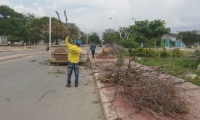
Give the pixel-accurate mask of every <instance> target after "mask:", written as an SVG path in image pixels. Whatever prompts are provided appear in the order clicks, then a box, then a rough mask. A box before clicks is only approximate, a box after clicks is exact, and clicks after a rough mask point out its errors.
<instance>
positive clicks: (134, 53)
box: [130, 48, 157, 57]
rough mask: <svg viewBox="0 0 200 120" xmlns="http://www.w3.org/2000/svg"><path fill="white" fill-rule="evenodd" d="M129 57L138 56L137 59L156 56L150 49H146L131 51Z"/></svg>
mask: <svg viewBox="0 0 200 120" xmlns="http://www.w3.org/2000/svg"><path fill="white" fill-rule="evenodd" d="M130 55H131V56H138V57H145V55H146V57H155V56H157V54H156V52H155V51H153V50H151V49H147V48H138V49H135V50H131V51H130Z"/></svg>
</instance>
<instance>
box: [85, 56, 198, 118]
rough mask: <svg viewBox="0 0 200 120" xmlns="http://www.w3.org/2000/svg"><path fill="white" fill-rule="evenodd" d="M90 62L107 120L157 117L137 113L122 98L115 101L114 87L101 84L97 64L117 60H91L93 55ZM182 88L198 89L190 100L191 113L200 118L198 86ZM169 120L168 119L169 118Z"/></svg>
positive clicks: (189, 84)
mask: <svg viewBox="0 0 200 120" xmlns="http://www.w3.org/2000/svg"><path fill="white" fill-rule="evenodd" d="M89 57H90V61H91V62H92V63H93V65H94V66H93V67H92V68H93V72H94V78H95V80H96V85H97V87H98V89H99V96H100V98H101V104H102V107H103V110H104V115H105V118H106V120H115V119H116V118H122V119H123V120H124V119H125V120H154V119H155V117H154V116H153V115H152V114H150V113H149V112H147V111H144V110H141V111H140V112H139V113H136V112H135V109H134V108H131V107H130V106H128V105H127V104H126V103H125V102H124V100H123V99H122V98H121V97H120V96H116V98H115V99H113V98H114V97H113V96H112V95H113V94H114V93H113V92H114V89H115V88H114V87H109V88H105V86H106V85H108V84H106V83H100V81H98V80H97V79H98V77H99V71H98V68H96V67H95V63H98V62H104V61H105V62H107V61H108V62H115V61H116V60H117V58H115V59H108V60H105V59H97V58H91V55H89ZM142 69H149V68H148V67H145V66H144V67H142ZM173 79H175V80H177V81H180V80H181V79H179V78H173ZM181 87H182V88H189V89H197V90H194V91H192V92H190V93H188V94H189V95H190V96H191V98H192V99H190V102H191V103H193V104H194V105H192V106H191V107H190V112H191V113H192V114H194V115H195V116H197V117H200V89H199V87H198V86H195V85H193V84H191V83H189V82H187V83H185V84H182V85H181ZM111 100H113V103H112V104H111V102H110V101H111ZM183 117H184V118H187V119H189V120H199V119H198V118H194V117H192V116H191V115H188V114H187V115H183ZM167 119H168V118H167Z"/></svg>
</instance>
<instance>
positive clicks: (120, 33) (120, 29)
mask: <svg viewBox="0 0 200 120" xmlns="http://www.w3.org/2000/svg"><path fill="white" fill-rule="evenodd" d="M108 19H112V20H113V21H114V22H115V24H116V25H117V27H118V28H119V35H120V40H121V39H122V40H123V37H122V31H124V33H125V37H126V38H127V39H128V36H129V33H130V32H131V31H132V30H131V31H130V32H129V33H127V32H126V31H125V30H124V27H125V26H126V24H127V23H128V22H129V21H131V20H136V19H134V18H131V19H130V20H128V21H127V22H126V23H125V24H124V26H123V27H119V26H118V24H117V22H116V21H115V19H114V18H112V17H111V18H108Z"/></svg>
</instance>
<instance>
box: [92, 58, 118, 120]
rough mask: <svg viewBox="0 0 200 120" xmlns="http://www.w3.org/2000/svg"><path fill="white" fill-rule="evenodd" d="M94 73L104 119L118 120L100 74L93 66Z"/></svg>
mask: <svg viewBox="0 0 200 120" xmlns="http://www.w3.org/2000/svg"><path fill="white" fill-rule="evenodd" d="M89 58H90V62H92V63H93V64H94V62H93V61H92V60H91V57H89ZM92 71H93V73H94V74H93V79H94V80H95V83H96V86H97V88H98V94H99V97H100V102H101V105H102V108H103V113H104V117H105V119H106V120H116V118H117V113H116V111H115V110H113V109H111V108H110V106H111V103H110V99H109V97H107V96H106V93H107V91H106V88H103V87H104V85H103V84H102V83H100V81H98V80H97V79H98V76H99V73H97V71H96V69H95V66H92Z"/></svg>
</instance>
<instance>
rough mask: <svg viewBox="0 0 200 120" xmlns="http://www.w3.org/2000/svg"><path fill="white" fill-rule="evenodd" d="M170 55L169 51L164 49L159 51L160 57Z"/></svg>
mask: <svg viewBox="0 0 200 120" xmlns="http://www.w3.org/2000/svg"><path fill="white" fill-rule="evenodd" d="M170 56H171V55H170V54H169V53H167V52H166V51H162V52H160V57H161V58H167V57H170Z"/></svg>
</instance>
